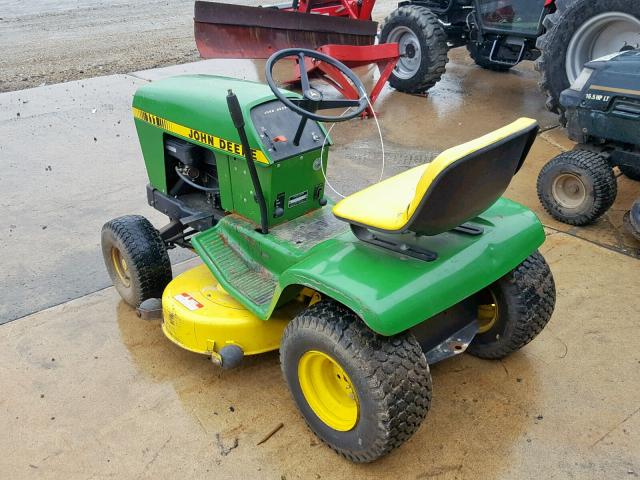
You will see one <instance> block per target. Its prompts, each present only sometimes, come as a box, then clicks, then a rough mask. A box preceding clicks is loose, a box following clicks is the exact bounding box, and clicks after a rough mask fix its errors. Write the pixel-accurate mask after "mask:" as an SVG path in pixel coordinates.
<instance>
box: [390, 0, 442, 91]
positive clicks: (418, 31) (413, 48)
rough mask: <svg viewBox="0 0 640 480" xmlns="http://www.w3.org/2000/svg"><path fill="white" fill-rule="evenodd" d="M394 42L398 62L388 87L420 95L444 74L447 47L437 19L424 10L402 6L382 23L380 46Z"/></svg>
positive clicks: (429, 11) (417, 7)
mask: <svg viewBox="0 0 640 480" xmlns="http://www.w3.org/2000/svg"><path fill="white" fill-rule="evenodd" d="M392 42H397V43H398V44H399V45H400V55H401V57H400V59H399V60H398V64H397V65H396V67H395V69H394V70H393V72H392V73H391V76H390V77H389V84H390V85H391V86H392V87H393V88H395V89H396V90H399V91H401V92H405V93H414V94H423V93H426V92H427V91H428V90H429V89H430V88H431V87H433V86H434V85H435V84H436V83H438V81H440V78H442V75H443V74H444V72H445V67H446V65H447V62H448V61H449V58H448V51H449V47H448V46H447V35H446V34H445V32H444V29H443V28H442V25H440V22H439V21H438V17H437V16H436V15H435V14H434V13H433V12H431V10H429V9H428V8H426V7H421V6H419V5H405V6H402V7H400V8H398V9H396V10H395V11H393V12H392V13H391V14H390V15H389V16H388V17H387V18H386V19H385V21H384V25H383V26H382V31H381V33H380V43H392Z"/></svg>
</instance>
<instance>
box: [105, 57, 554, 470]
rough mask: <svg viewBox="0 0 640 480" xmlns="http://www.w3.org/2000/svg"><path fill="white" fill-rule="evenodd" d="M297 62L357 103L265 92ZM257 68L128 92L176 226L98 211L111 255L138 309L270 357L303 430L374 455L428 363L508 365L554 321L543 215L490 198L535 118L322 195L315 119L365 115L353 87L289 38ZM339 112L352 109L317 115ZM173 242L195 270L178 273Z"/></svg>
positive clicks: (218, 357) (208, 344)
mask: <svg viewBox="0 0 640 480" xmlns="http://www.w3.org/2000/svg"><path fill="white" fill-rule="evenodd" d="M292 58H293V59H296V60H297V61H298V62H299V63H300V64H301V65H303V64H304V63H305V61H307V60H310V59H311V60H313V61H315V62H323V63H326V64H327V65H330V66H331V67H332V68H334V69H335V70H336V71H338V72H340V74H341V75H343V76H344V79H345V81H348V82H350V83H351V84H352V85H353V86H354V88H356V89H357V91H359V92H361V97H360V98H359V99H346V98H330V97H329V96H328V95H327V94H325V93H323V91H322V90H320V89H318V88H316V86H317V84H314V86H312V85H311V83H310V81H309V78H308V76H307V75H306V72H305V70H304V69H302V71H301V85H302V94H301V95H300V94H297V93H294V92H292V91H287V90H282V89H280V88H278V86H277V85H276V82H275V80H274V78H273V69H274V66H275V65H276V63H278V62H279V61H281V60H285V59H292ZM265 75H266V81H267V84H268V85H264V84H261V83H254V82H249V81H242V80H238V79H232V78H225V77H218V76H210V75H187V76H179V77H173V78H168V79H163V80H159V81H156V82H152V83H149V84H147V85H144V86H142V87H140V88H139V89H138V91H137V92H136V94H135V96H134V99H133V116H134V118H135V126H136V129H137V133H138V137H139V140H140V145H141V148H142V154H143V157H144V162H145V165H146V169H147V173H148V177H149V184H148V185H147V199H148V202H149V204H150V205H151V206H152V207H154V208H156V209H158V210H159V211H161V212H163V213H164V214H166V215H167V217H168V219H169V221H168V224H167V225H166V226H164V227H163V228H161V229H159V230H156V228H154V227H153V226H152V225H151V223H150V222H149V221H148V220H146V219H145V218H144V217H141V216H131V215H129V216H124V217H120V218H116V219H114V220H111V221H109V222H107V223H106V224H105V225H104V227H103V229H102V251H103V256H104V260H105V264H106V267H107V270H108V272H109V275H110V277H111V279H112V280H113V283H114V285H115V287H116V289H117V291H118V292H119V293H120V295H121V296H122V298H123V299H124V301H125V302H127V303H128V304H130V305H131V306H132V307H133V308H136V309H137V312H138V314H139V316H141V317H142V318H159V319H161V322H162V324H161V325H162V331H163V332H164V334H165V335H166V337H167V338H168V339H169V340H170V341H172V342H174V343H175V344H176V345H178V346H180V347H182V348H185V349H187V350H190V351H192V352H195V353H197V354H202V355H206V356H208V357H210V358H211V360H212V362H213V363H214V364H215V365H218V366H221V367H222V368H232V367H236V366H238V365H239V364H241V362H242V359H243V358H244V357H245V356H247V355H257V354H261V353H263V352H268V351H273V350H279V351H280V362H281V367H282V372H283V375H284V378H285V381H286V383H287V385H288V387H289V389H290V391H291V395H292V398H293V401H294V403H295V404H296V405H297V407H298V409H299V410H300V413H301V414H302V417H303V418H304V420H305V421H306V422H307V424H308V425H309V427H310V429H311V430H312V431H313V432H315V434H316V435H317V436H318V437H319V438H320V439H322V441H323V442H325V443H326V444H327V445H328V446H329V447H331V448H332V449H334V450H335V451H337V452H338V453H340V454H341V455H343V456H345V457H346V458H348V459H351V460H352V461H355V462H370V461H373V460H375V459H377V458H379V457H381V456H383V455H385V454H387V453H389V452H390V451H391V450H393V449H395V448H397V447H399V446H400V445H401V444H402V443H403V442H405V441H406V440H407V439H408V438H409V437H411V435H413V433H414V432H416V430H417V429H418V428H419V426H420V424H421V423H422V421H423V420H424V418H425V416H426V414H427V411H428V410H429V405H430V402H431V395H432V384H431V376H430V371H429V365H432V364H434V363H436V362H439V361H442V360H444V359H447V358H450V357H453V356H455V355H459V354H461V353H462V352H465V351H466V352H469V353H470V354H472V355H475V356H477V357H480V358H483V359H501V358H503V357H505V356H507V355H509V354H511V353H513V352H515V351H517V350H519V349H521V348H522V347H524V346H525V345H526V344H527V343H529V342H530V341H531V340H533V339H534V338H535V337H536V336H537V335H538V334H539V333H540V332H541V331H542V329H543V328H544V327H545V325H546V324H547V322H548V321H549V319H550V317H551V315H552V312H553V310H554V305H555V286H554V281H553V276H552V274H551V271H550V269H549V267H548V265H547V263H546V262H545V260H544V258H543V256H542V255H541V254H540V253H539V252H538V248H539V247H540V245H541V244H542V243H543V242H544V239H545V233H544V230H543V228H542V225H541V224H540V222H539V220H538V219H537V217H536V216H535V215H534V214H533V213H532V212H531V211H530V210H528V209H527V208H525V207H523V206H522V205H519V204H517V203H515V202H513V201H510V200H508V199H506V198H502V194H503V193H504V191H505V190H506V188H507V186H508V185H509V183H510V181H511V179H512V177H513V176H514V175H515V174H516V173H517V172H518V171H519V170H520V168H521V167H522V165H523V163H524V161H525V159H526V156H527V153H528V152H529V149H530V148H531V146H532V144H533V142H534V140H535V138H536V134H537V131H538V125H537V123H536V122H535V121H534V120H531V119H527V118H522V119H519V120H516V121H515V122H514V123H512V124H510V125H508V126H506V127H504V128H501V129H499V130H497V131H495V132H491V133H488V134H487V135H485V136H483V137H481V138H478V139H476V140H471V141H469V142H467V143H464V144H462V145H458V146H455V147H453V148H451V149H449V150H446V151H445V152H443V153H442V154H440V155H439V156H438V157H437V158H436V159H435V160H433V161H432V162H431V163H428V164H424V165H420V166H418V167H415V168H412V169H410V170H407V171H405V172H403V173H401V174H399V175H396V176H394V177H391V178H388V179H386V180H383V181H381V182H379V183H376V184H374V185H372V186H370V187H368V188H365V189H364V190H361V191H359V192H356V193H354V194H352V195H349V196H347V197H346V198H344V199H343V200H341V201H340V202H338V203H334V202H332V201H331V200H330V199H329V198H327V196H325V173H324V172H325V171H326V168H327V162H328V156H329V153H328V152H329V150H330V144H331V140H330V138H328V136H327V131H326V130H325V127H324V126H323V123H322V122H341V121H345V120H348V119H350V118H354V117H356V116H358V115H360V114H361V113H362V112H363V111H364V110H365V109H366V108H367V106H368V101H367V98H366V95H365V93H364V92H365V90H364V86H363V85H362V83H361V82H360V80H359V79H358V77H357V76H356V75H355V74H354V73H353V72H352V71H351V70H350V69H349V68H348V67H346V66H345V65H344V64H342V63H341V62H339V61H337V60H335V59H333V58H331V57H329V56H327V55H324V54H322V53H319V52H317V51H315V50H309V49H301V48H298V49H288V50H284V51H280V52H277V53H275V54H274V55H273V56H271V57H270V58H269V60H268V61H267V63H266V72H265ZM335 109H348V110H347V111H345V112H343V113H342V114H341V115H337V114H333V113H331V112H329V113H327V112H325V110H333V111H335ZM178 246H179V247H184V248H188V249H192V250H194V251H195V252H196V253H197V254H198V256H199V257H200V259H201V261H202V264H201V265H198V266H196V267H194V268H191V269H190V270H188V271H186V272H184V273H182V274H180V275H178V276H176V277H175V278H172V268H171V263H170V261H169V256H168V253H167V251H168V249H171V248H174V247H178Z"/></svg>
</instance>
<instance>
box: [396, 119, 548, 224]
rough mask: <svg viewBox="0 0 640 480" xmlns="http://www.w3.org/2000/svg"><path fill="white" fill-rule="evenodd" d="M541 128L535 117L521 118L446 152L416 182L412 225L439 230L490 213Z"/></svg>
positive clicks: (410, 216) (411, 209)
mask: <svg viewBox="0 0 640 480" xmlns="http://www.w3.org/2000/svg"><path fill="white" fill-rule="evenodd" d="M537 133H538V123H537V122H536V121H535V120H532V119H529V118H521V119H519V120H517V121H515V122H514V123H512V124H510V125H507V126H506V127H504V128H501V129H499V130H496V131H495V132H492V133H490V134H488V135H485V136H484V137H480V138H478V139H476V140H473V141H471V142H468V143H465V144H463V145H459V146H457V147H454V148H451V149H449V150H446V151H445V152H443V153H442V154H440V155H439V156H438V157H437V158H436V159H435V160H434V161H433V162H431V164H429V166H428V167H427V169H426V170H425V171H424V173H423V175H422V177H421V178H420V181H419V182H418V184H417V186H416V194H415V196H414V198H413V200H412V201H411V203H410V204H409V212H408V213H409V222H408V223H407V225H406V228H407V229H408V230H410V231H412V232H415V233H418V234H420V235H438V234H439V233H443V232H446V231H449V230H452V229H454V228H456V227H458V226H460V225H462V224H463V223H465V222H468V221H469V220H471V219H473V218H475V217H477V216H478V215H479V214H481V213H482V212H484V211H485V210H486V209H488V208H489V207H490V206H491V205H493V204H494V203H495V202H496V200H498V198H500V196H501V195H502V194H503V193H504V191H505V190H506V189H507V187H508V186H509V183H510V182H511V179H512V178H513V176H514V175H515V174H516V173H517V172H518V170H520V167H522V164H523V163H524V160H525V158H526V156H527V154H528V153H529V150H530V149H531V146H532V145H533V142H534V141H535V138H536V135H537Z"/></svg>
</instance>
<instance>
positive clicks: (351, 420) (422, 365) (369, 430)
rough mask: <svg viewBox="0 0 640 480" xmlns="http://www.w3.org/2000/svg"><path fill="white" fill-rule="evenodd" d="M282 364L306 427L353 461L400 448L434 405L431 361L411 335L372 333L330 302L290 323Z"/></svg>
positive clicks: (318, 305) (348, 313) (367, 458)
mask: <svg viewBox="0 0 640 480" xmlns="http://www.w3.org/2000/svg"><path fill="white" fill-rule="evenodd" d="M280 362H281V364H282V372H283V374H284V378H285V380H286V382H287V384H288V386H289V389H290V391H291V395H292V397H293V400H294V401H295V403H296V405H297V406H298V408H299V410H300V412H301V413H302V416H303V417H304V419H305V421H306V422H307V425H309V427H310V428H311V430H312V431H313V432H314V433H315V434H316V435H317V436H318V437H319V438H320V439H321V440H322V441H323V442H325V443H326V444H327V445H329V447H331V448H332V449H333V450H335V451H336V452H338V453H340V454H341V455H343V456H344V457H346V458H348V459H350V460H352V461H354V462H371V461H373V460H375V459H377V458H379V457H381V456H383V455H386V454H387V453H389V452H390V451H391V450H393V449H394V448H397V447H399V446H400V445H401V444H402V443H403V442H405V441H406V440H407V439H408V438H409V437H411V435H413V433H414V432H415V431H416V430H418V427H420V424H421V423H422V421H423V420H424V418H425V416H426V415H427V411H428V409H429V405H430V403H431V376H430V373H429V366H428V365H427V361H426V359H425V356H424V354H423V353H422V349H421V348H420V345H419V344H418V342H417V341H416V339H415V338H414V337H413V335H412V334H410V333H408V332H405V333H402V334H399V335H396V336H394V337H383V336H380V335H377V334H376V333H374V332H373V331H371V330H370V329H369V328H368V327H367V326H366V325H365V324H364V323H363V322H362V321H361V320H360V319H359V318H358V317H357V316H356V315H355V314H354V313H353V312H352V311H351V310H349V309H348V308H346V307H344V306H343V305H340V304H339V303H336V302H333V301H331V300H324V301H321V302H319V303H316V304H314V305H312V306H310V307H309V308H307V309H306V310H305V311H303V312H302V313H301V314H300V315H298V316H297V317H296V318H295V319H293V320H292V321H291V322H290V323H289V325H288V326H287V328H286V330H285V332H284V335H283V338H282V344H281V346H280Z"/></svg>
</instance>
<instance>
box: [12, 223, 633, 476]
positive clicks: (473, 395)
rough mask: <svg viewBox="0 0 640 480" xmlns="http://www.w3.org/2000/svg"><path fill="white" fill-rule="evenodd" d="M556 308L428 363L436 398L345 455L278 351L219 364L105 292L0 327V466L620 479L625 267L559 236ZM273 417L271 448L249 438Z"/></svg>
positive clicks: (629, 375)
mask: <svg viewBox="0 0 640 480" xmlns="http://www.w3.org/2000/svg"><path fill="white" fill-rule="evenodd" d="M542 251H543V253H544V254H545V256H546V258H547V260H548V261H549V263H550V265H551V269H552V270H553V273H554V275H555V279H556V282H557V285H558V304H557V308H556V311H555V314H554V316H553V318H552V320H551V322H550V324H549V325H548V327H547V328H546V329H545V330H544V331H543V332H542V334H541V335H540V336H539V337H538V338H537V339H536V340H535V341H533V342H532V343H531V344H529V345H528V346H527V347H525V348H524V349H523V350H522V351H520V352H519V353H517V354H514V355H512V356H511V357H509V358H507V359H505V360H503V361H499V362H494V361H483V360H479V359H476V358H474V357H472V356H469V355H461V356H459V357H456V358H454V359H451V360H448V361H445V362H443V363H441V364H438V365H436V366H434V367H433V369H432V373H433V385H434V399H433V405H432V409H431V411H430V413H429V415H428V416H427V419H426V420H425V422H424V423H423V425H422V427H421V429H420V430H419V431H418V433H417V434H416V435H415V436H414V437H412V439H411V440H410V441H409V442H407V443H406V444H405V445H403V446H402V447H401V448H400V449H398V450H396V451H394V452H393V453H392V454H391V455H389V456H388V457H385V458H383V459H381V460H380V461H378V462H376V463H374V464H371V465H353V464H351V463H349V462H347V461H345V460H343V459H342V458H340V457H339V456H337V455H336V454H335V453H333V452H332V451H331V450H329V449H328V448H326V447H325V446H323V445H322V444H320V442H319V441H318V440H317V439H316V438H315V437H314V436H313V434H312V433H311V432H310V431H309V430H308V429H307V428H306V426H305V424H304V421H303V420H302V419H301V418H300V416H299V414H298V413H297V411H296V409H295V407H294V405H293V402H292V401H291V400H290V398H289V394H288V391H287V389H286V386H285V384H284V382H283V380H282V376H281V373H280V367H279V364H278V357H277V354H275V353H272V354H266V355H261V356H258V357H253V358H249V359H247V361H246V362H245V363H244V364H243V366H241V367H240V368H239V369H237V370H232V371H223V370H221V369H219V368H216V367H214V366H213V365H211V363H210V362H209V360H208V359H207V358H206V357H204V356H200V355H197V354H193V353H189V352H186V351H184V350H181V349H180V348H178V347H176V346H175V345H174V344H172V343H171V342H170V341H168V340H167V339H165V338H164V337H163V335H162V332H161V330H160V325H159V324H158V322H155V321H153V322H149V321H144V320H140V319H139V318H137V317H136V316H135V314H134V312H133V311H132V310H131V309H130V308H129V307H127V306H126V305H125V304H124V303H123V302H121V301H120V300H119V298H118V296H117V294H116V293H115V291H114V290H113V289H106V290H103V291H101V292H98V293H95V294H92V295H89V296H86V297H83V298H81V299H78V300H75V301H72V302H69V303H67V304H65V305H61V306H58V307H54V308H53V309H50V310H47V311H44V312H40V313H37V314H35V315H31V316H29V317H26V318H23V319H20V320H17V321H15V322H11V323H9V324H7V325H4V326H3V327H2V328H1V329H0V365H2V368H0V385H2V386H3V398H2V403H1V412H2V414H1V415H0V429H1V431H2V432H3V433H2V435H3V438H4V439H5V440H6V441H7V442H11V444H12V445H13V447H12V448H11V454H10V455H9V454H5V455H2V456H0V471H2V472H3V476H4V478H11V479H18V478H38V479H48V478H52V479H53V478H56V479H57V478H107V477H114V478H204V477H205V476H207V477H212V478H266V479H282V478H286V479H289V480H291V479H310V478H311V479H317V478H326V479H329V478H330V479H341V478H345V479H347V478H348V479H352V478H380V479H382V478H391V477H393V478H407V479H427V478H438V479H461V478H469V479H477V478H483V479H485V478H486V479H489V478H505V479H512V478H519V479H534V478H547V479H566V478H580V479H603V478H608V479H609V478H610V479H614V478H615V479H622V478H636V477H637V476H638V475H640V455H639V454H640V450H639V448H640V447H639V445H640V408H639V407H640V405H638V397H637V395H635V392H637V390H638V385H640V354H639V353H638V348H637V342H636V341H632V340H631V339H632V338H634V336H636V338H637V332H638V327H639V324H638V316H637V312H638V309H639V308H640V303H639V301H638V296H637V291H638V289H639V288H640V278H639V277H638V275H637V268H638V265H637V261H636V260H631V259H630V258H629V257H625V256H623V255H620V254H618V253H614V252H611V251H609V250H607V249H603V248H600V247H597V246H595V245H593V244H591V243H589V242H585V241H583V240H580V239H577V238H575V237H572V236H569V235H566V234H563V233H553V234H551V235H550V236H549V238H548V240H547V242H546V243H545V245H544V247H543V249H542ZM279 423H283V424H284V428H282V429H281V430H280V431H279V432H278V433H276V434H275V435H274V436H273V437H272V438H270V439H269V440H268V441H267V442H266V443H264V444H262V445H260V446H257V445H256V444H257V443H258V442H259V441H260V440H261V439H262V438H263V437H264V436H265V435H266V434H267V433H268V432H269V431H271V430H272V429H273V428H274V427H275V426H277V425H278V424H279Z"/></svg>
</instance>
